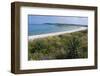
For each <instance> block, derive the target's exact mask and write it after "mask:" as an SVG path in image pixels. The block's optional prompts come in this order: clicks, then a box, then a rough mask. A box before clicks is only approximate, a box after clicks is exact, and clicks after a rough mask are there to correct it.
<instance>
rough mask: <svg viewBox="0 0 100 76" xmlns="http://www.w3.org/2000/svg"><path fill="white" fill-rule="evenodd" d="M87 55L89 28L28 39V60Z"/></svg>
mask: <svg viewBox="0 0 100 76" xmlns="http://www.w3.org/2000/svg"><path fill="white" fill-rule="evenodd" d="M87 57H88V45H87V30H84V31H79V32H74V33H66V34H62V35H57V36H48V37H45V38H37V39H34V40H30V41H28V60H51V59H77V58H87Z"/></svg>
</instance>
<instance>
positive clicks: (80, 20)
mask: <svg viewBox="0 0 100 76" xmlns="http://www.w3.org/2000/svg"><path fill="white" fill-rule="evenodd" d="M28 23H29V24H43V23H63V24H64V23H65V24H80V25H88V17H79V16H76V17H75V16H45V15H28Z"/></svg>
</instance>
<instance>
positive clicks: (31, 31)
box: [28, 24, 82, 36]
mask: <svg viewBox="0 0 100 76" xmlns="http://www.w3.org/2000/svg"><path fill="white" fill-rule="evenodd" d="M80 27H82V26H79V25H69V24H68V25H67V24H65V25H64V24H63V25H56V24H52V25H51V24H29V25H28V36H32V35H40V34H48V33H56V32H63V31H69V30H73V29H77V28H80Z"/></svg>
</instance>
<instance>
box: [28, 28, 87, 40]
mask: <svg viewBox="0 0 100 76" xmlns="http://www.w3.org/2000/svg"><path fill="white" fill-rule="evenodd" d="M86 29H87V27H81V28H78V29H74V30H70V31H64V32H56V33H49V34H42V35H33V36H29V37H28V39H29V40H33V39H36V38H43V37H48V36H55V35H61V34H65V33H72V32H77V31H81V30H86Z"/></svg>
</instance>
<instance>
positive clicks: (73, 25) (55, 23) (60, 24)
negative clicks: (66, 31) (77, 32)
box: [43, 23, 87, 27]
mask: <svg viewBox="0 0 100 76" xmlns="http://www.w3.org/2000/svg"><path fill="white" fill-rule="evenodd" d="M43 24H47V25H70V26H84V27H87V25H82V24H65V23H43Z"/></svg>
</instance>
